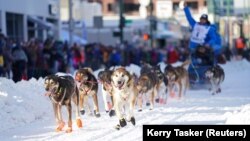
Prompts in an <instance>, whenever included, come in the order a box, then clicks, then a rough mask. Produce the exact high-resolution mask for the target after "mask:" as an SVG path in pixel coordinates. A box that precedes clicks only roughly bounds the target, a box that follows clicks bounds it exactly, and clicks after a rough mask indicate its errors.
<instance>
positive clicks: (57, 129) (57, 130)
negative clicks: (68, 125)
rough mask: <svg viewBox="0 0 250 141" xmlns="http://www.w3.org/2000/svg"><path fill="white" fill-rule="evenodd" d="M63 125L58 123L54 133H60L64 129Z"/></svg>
mask: <svg viewBox="0 0 250 141" xmlns="http://www.w3.org/2000/svg"><path fill="white" fill-rule="evenodd" d="M64 125H65V123H64V122H61V123H59V125H58V126H57V127H56V132H60V131H62V129H63V127H64Z"/></svg>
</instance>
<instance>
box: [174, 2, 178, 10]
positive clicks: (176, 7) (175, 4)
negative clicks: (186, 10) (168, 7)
mask: <svg viewBox="0 0 250 141" xmlns="http://www.w3.org/2000/svg"><path fill="white" fill-rule="evenodd" d="M178 9H179V2H174V3H173V10H174V11H177V10H178Z"/></svg>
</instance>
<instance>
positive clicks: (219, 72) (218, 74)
mask: <svg viewBox="0 0 250 141" xmlns="http://www.w3.org/2000/svg"><path fill="white" fill-rule="evenodd" d="M205 76H206V78H207V79H209V81H210V83H211V91H212V94H213V95H214V94H217V93H220V92H221V86H220V85H221V83H222V82H223V81H224V79H225V73H224V70H223V69H222V68H221V67H220V66H219V65H216V66H213V67H210V68H209V69H208V70H206V71H205Z"/></svg>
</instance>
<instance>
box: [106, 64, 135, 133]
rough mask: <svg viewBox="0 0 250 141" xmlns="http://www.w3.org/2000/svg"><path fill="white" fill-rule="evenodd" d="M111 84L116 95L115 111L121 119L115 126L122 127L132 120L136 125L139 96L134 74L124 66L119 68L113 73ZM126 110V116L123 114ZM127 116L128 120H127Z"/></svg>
mask: <svg viewBox="0 0 250 141" xmlns="http://www.w3.org/2000/svg"><path fill="white" fill-rule="evenodd" d="M111 84H112V89H113V96H114V108H115V113H116V115H117V117H118V119H119V124H118V125H117V126H116V127H115V128H116V129H118V130H119V129H120V128H121V127H124V126H126V125H127V122H126V120H127V121H131V123H132V124H133V125H135V118H134V106H135V100H136V97H137V89H136V87H135V85H134V78H133V76H132V75H131V74H130V73H129V72H128V71H127V70H126V69H125V68H123V67H121V68H117V69H115V70H114V71H113V73H112V75H111ZM123 110H124V111H125V116H126V117H124V115H123V114H122V113H123ZM125 118H126V120H125Z"/></svg>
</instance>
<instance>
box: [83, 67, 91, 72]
mask: <svg viewBox="0 0 250 141" xmlns="http://www.w3.org/2000/svg"><path fill="white" fill-rule="evenodd" d="M84 69H86V70H87V71H88V72H90V73H93V70H92V69H91V68H90V67H85V68H84Z"/></svg>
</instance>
